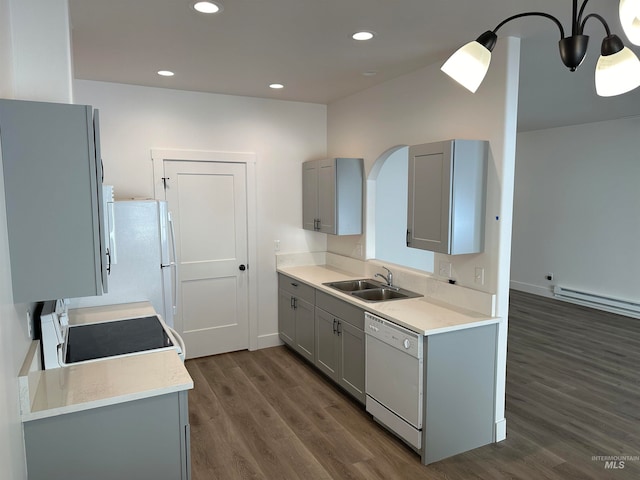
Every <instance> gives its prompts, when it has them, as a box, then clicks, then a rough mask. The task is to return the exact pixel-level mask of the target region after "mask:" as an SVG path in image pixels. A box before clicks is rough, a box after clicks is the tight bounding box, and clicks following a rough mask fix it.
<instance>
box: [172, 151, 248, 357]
mask: <svg viewBox="0 0 640 480" xmlns="http://www.w3.org/2000/svg"><path fill="white" fill-rule="evenodd" d="M163 166H164V178H165V179H166V180H165V182H166V188H165V197H166V200H167V202H168V204H169V210H170V211H171V213H172V216H173V221H174V226H175V237H176V249H177V263H178V279H177V282H176V286H177V289H178V308H177V312H176V314H175V317H174V324H175V328H176V330H177V331H178V333H179V334H180V335H181V336H182V338H183V339H184V341H185V343H186V347H187V356H188V358H195V357H202V356H206V355H215V354H218V353H223V352H231V351H234V350H242V349H246V348H248V347H249V321H248V310H249V309H248V281H249V278H248V275H247V272H246V269H245V268H246V267H247V265H246V264H247V190H246V185H247V182H246V167H245V164H242V163H220V162H198V161H175V160H164V162H163Z"/></svg>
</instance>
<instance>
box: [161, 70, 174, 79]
mask: <svg viewBox="0 0 640 480" xmlns="http://www.w3.org/2000/svg"><path fill="white" fill-rule="evenodd" d="M158 75H160V76H162V77H173V76H174V75H175V73H173V72H172V71H171V70H158Z"/></svg>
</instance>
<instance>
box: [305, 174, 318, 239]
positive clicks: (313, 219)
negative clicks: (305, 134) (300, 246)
mask: <svg viewBox="0 0 640 480" xmlns="http://www.w3.org/2000/svg"><path fill="white" fill-rule="evenodd" d="M317 219H318V162H317V161H312V162H305V163H303V164H302V228H304V229H305V230H316V229H317Z"/></svg>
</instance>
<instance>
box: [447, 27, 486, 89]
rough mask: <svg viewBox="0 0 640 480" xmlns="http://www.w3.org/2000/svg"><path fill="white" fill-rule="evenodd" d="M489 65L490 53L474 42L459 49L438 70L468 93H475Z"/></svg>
mask: <svg viewBox="0 0 640 480" xmlns="http://www.w3.org/2000/svg"><path fill="white" fill-rule="evenodd" d="M490 63H491V52H490V51H489V50H488V49H487V48H486V47H485V46H484V45H482V44H480V43H478V42H477V41H475V40H474V41H473V42H469V43H467V44H466V45H463V46H462V47H460V48H459V49H458V50H457V51H456V52H455V53H454V54H453V55H451V56H450V57H449V59H448V60H447V61H446V62H445V63H444V65H442V67H441V68H440V70H442V71H443V72H444V73H446V74H447V75H449V76H450V77H451V78H453V79H454V80H455V81H456V82H458V83H459V84H460V85H462V86H463V87H464V88H466V89H467V90H469V91H470V92H472V93H475V91H476V90H477V89H478V87H479V86H480V84H481V83H482V80H484V77H485V75H486V74H487V70H489V64H490Z"/></svg>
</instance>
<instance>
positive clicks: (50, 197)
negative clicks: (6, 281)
mask: <svg viewBox="0 0 640 480" xmlns="http://www.w3.org/2000/svg"><path fill="white" fill-rule="evenodd" d="M95 120H96V121H97V118H96V119H95ZM96 134H97V131H95V130H94V116H93V110H92V108H91V107H90V106H86V105H68V104H56V103H43V102H28V101H21V100H4V99H3V100H0V141H1V151H2V164H3V171H4V186H5V199H6V209H7V227H8V231H9V251H10V259H11V276H12V279H13V299H14V301H15V302H16V303H20V302H35V301H41V300H53V299H57V298H67V297H85V296H90V295H101V294H102V293H103V288H104V291H106V282H105V280H104V278H105V277H104V275H105V274H106V272H105V270H106V269H107V258H106V249H105V247H104V235H103V234H102V228H103V226H102V223H101V222H100V218H101V209H102V166H101V161H100V153H99V148H98V149H97V148H96V147H99V144H96Z"/></svg>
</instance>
